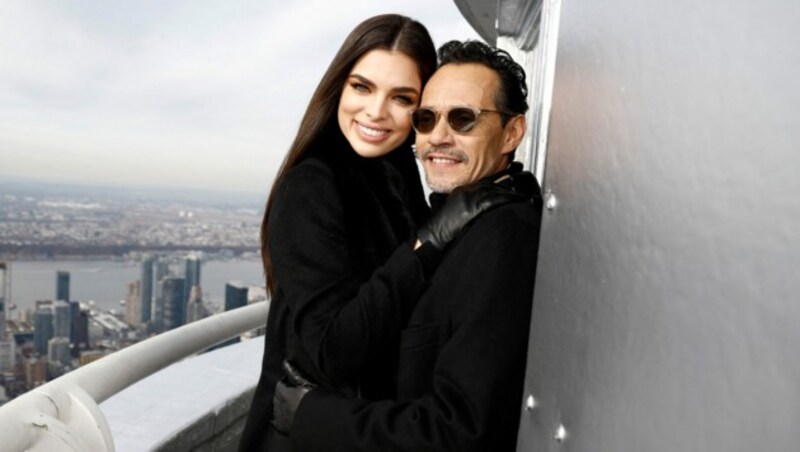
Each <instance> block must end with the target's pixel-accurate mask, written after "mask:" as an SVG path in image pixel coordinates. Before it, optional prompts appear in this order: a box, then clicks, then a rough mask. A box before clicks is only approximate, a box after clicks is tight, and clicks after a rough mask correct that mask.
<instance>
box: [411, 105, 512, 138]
mask: <svg viewBox="0 0 800 452" xmlns="http://www.w3.org/2000/svg"><path fill="white" fill-rule="evenodd" d="M483 113H497V114H499V115H503V116H516V115H515V114H513V113H506V112H504V111H497V110H487V109H485V108H472V107H453V108H451V109H450V110H448V111H447V114H446V115H445V117H446V118H447V124H448V125H449V126H450V128H451V129H453V130H454V131H456V132H458V133H467V132H469V131H470V130H472V129H473V128H475V124H477V123H478V117H479V116H480V115H481V114H483ZM441 114H442V113H441V112H439V111H436V110H434V109H433V108H428V107H420V108H417V109H416V110H413V111H411V127H413V128H414V130H416V131H417V133H431V132H432V131H433V129H434V128H435V127H436V124H437V123H438V122H439V116H440V115H441Z"/></svg>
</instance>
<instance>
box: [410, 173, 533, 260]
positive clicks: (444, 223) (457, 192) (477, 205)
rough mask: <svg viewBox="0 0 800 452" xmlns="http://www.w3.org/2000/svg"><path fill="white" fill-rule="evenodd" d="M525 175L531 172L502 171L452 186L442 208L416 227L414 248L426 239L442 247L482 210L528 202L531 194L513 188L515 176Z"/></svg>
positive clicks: (435, 245)
mask: <svg viewBox="0 0 800 452" xmlns="http://www.w3.org/2000/svg"><path fill="white" fill-rule="evenodd" d="M524 174H528V175H530V173H518V174H504V175H502V176H500V177H498V178H494V179H493V178H489V179H482V180H480V181H478V182H474V183H472V184H468V185H462V186H460V187H457V188H456V189H454V190H453V191H452V192H451V193H450V194H449V195H448V196H447V200H446V201H445V203H444V205H443V206H442V208H441V209H439V211H438V212H436V214H435V215H434V216H433V217H432V218H431V219H430V220H428V222H427V223H425V224H424V225H423V226H422V227H420V228H419V230H418V231H417V237H419V240H417V243H416V245H415V247H414V249H417V248H418V247H419V246H421V245H422V244H423V243H426V242H427V243H430V244H431V245H433V246H434V247H436V248H437V249H439V250H443V249H444V248H445V247H446V246H447V245H448V244H449V243H450V242H452V241H453V240H454V239H455V238H456V237H458V236H459V235H460V234H461V232H462V231H463V230H464V228H466V226H467V225H468V224H469V223H470V222H472V221H473V220H474V219H475V218H477V217H478V216H480V215H481V214H482V213H484V212H486V211H488V210H491V209H493V208H495V207H498V206H502V205H504V204H509V203H512V202H523V201H529V200H530V199H531V196H530V194H526V193H523V192H522V191H520V190H517V189H515V188H514V186H515V184H514V179H515V178H516V177H526V176H523V175H524ZM509 179H510V180H509ZM509 182H510V183H509Z"/></svg>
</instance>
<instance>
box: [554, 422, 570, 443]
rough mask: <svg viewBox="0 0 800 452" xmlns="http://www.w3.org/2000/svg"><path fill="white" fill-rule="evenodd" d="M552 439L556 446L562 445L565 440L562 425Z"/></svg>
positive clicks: (565, 434)
mask: <svg viewBox="0 0 800 452" xmlns="http://www.w3.org/2000/svg"><path fill="white" fill-rule="evenodd" d="M554 438H555V440H556V442H557V443H558V444H561V443H563V442H564V441H565V440H566V439H567V429H566V428H564V426H563V425H559V426H558V430H556V436H555V437H554Z"/></svg>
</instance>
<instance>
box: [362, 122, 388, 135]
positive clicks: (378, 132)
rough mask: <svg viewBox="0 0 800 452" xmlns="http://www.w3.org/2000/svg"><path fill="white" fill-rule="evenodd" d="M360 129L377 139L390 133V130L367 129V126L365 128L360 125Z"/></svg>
mask: <svg viewBox="0 0 800 452" xmlns="http://www.w3.org/2000/svg"><path fill="white" fill-rule="evenodd" d="M358 127H359V128H360V129H361V131H362V132H364V134H365V135H369V136H371V137H377V136H381V135H385V134H387V133H389V131H388V130H382V129H373V128H371V127H367V126H365V125H363V124H359V125H358Z"/></svg>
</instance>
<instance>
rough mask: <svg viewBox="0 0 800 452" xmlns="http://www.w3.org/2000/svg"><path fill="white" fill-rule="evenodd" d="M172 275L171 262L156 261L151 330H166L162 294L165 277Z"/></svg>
mask: <svg viewBox="0 0 800 452" xmlns="http://www.w3.org/2000/svg"><path fill="white" fill-rule="evenodd" d="M169 275H170V271H169V264H168V263H167V262H165V261H163V260H158V261H156V262H155V276H154V277H153V306H152V316H151V319H150V323H151V331H153V332H156V333H158V332H161V331H164V297H163V296H162V294H161V288H162V287H163V283H164V278H166V277H167V276H169Z"/></svg>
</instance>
